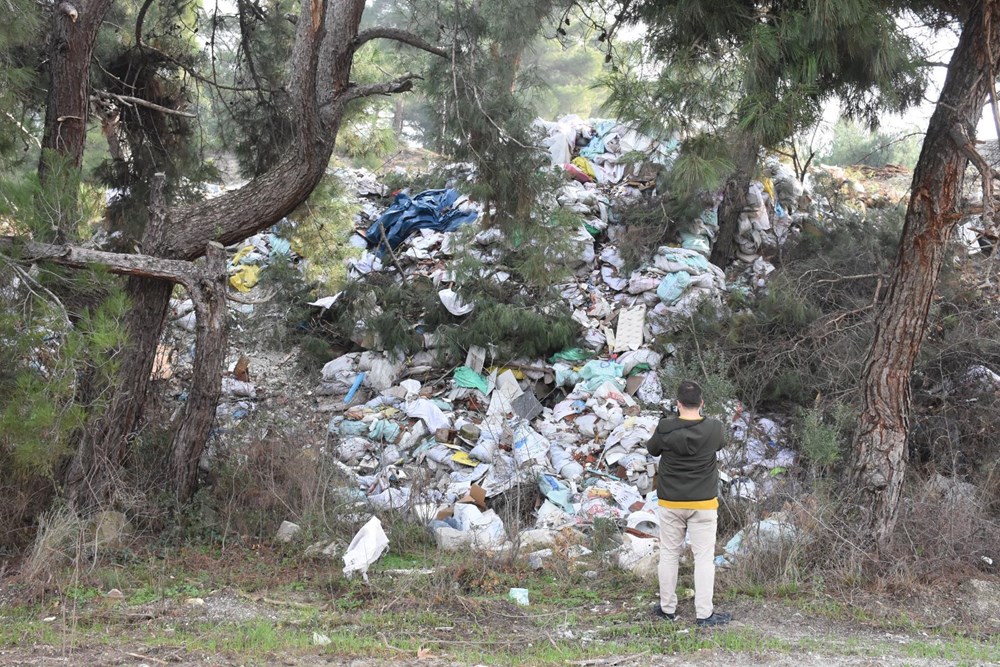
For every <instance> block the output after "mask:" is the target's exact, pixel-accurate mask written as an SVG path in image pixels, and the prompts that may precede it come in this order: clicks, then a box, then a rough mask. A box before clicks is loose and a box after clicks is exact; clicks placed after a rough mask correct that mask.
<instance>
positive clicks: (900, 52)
mask: <svg viewBox="0 0 1000 667" xmlns="http://www.w3.org/2000/svg"><path fill="white" fill-rule="evenodd" d="M623 20H625V21H627V22H631V23H634V24H640V23H641V24H643V25H646V26H647V27H648V34H647V36H646V39H645V44H646V45H647V47H648V48H646V49H644V55H645V56H646V57H647V58H649V57H650V56H651V57H652V58H654V59H655V61H656V63H659V64H661V73H660V74H659V75H658V76H655V77H649V76H648V75H646V74H645V72H639V73H638V74H636V73H630V72H628V71H624V72H620V73H619V75H618V76H617V77H612V86H613V88H612V90H613V95H612V104H613V107H614V108H615V110H616V111H618V112H619V113H621V114H623V115H624V116H625V117H626V118H629V117H630V118H633V119H635V120H636V121H638V122H644V123H645V124H646V125H647V129H648V127H649V125H650V124H651V123H650V121H649V119H651V118H662V119H663V122H662V130H663V131H664V132H673V131H684V132H686V133H687V138H688V141H686V142H685V143H684V145H683V146H682V156H684V155H685V154H689V155H691V159H690V160H689V161H688V164H689V165H691V166H693V167H698V168H700V167H703V166H704V165H706V164H711V163H712V161H713V160H714V161H716V164H720V163H719V162H718V160H719V156H720V149H728V150H723V151H722V155H724V156H725V157H726V158H728V161H729V163H730V164H731V165H732V171H731V173H730V175H729V177H728V178H727V180H726V183H725V186H724V190H723V202H722V204H721V205H720V210H719V224H720V229H719V235H718V238H717V240H716V244H715V246H714V248H713V250H712V261H713V262H714V263H715V264H717V265H719V266H725V265H727V264H728V263H729V261H730V260H731V259H732V258H733V256H734V254H735V236H736V231H737V222H738V219H739V214H740V211H741V210H742V209H743V206H744V203H745V198H746V192H747V187H748V186H749V183H750V180H751V178H752V176H753V175H754V173H755V171H756V168H757V164H758V156H759V153H760V150H761V148H770V149H773V148H776V147H778V146H780V145H781V144H783V143H785V142H786V141H787V140H788V138H789V137H791V136H792V135H793V134H794V133H795V132H796V131H797V130H799V129H801V128H803V127H807V126H809V125H811V124H812V123H814V122H815V121H816V120H817V119H818V117H819V113H820V108H821V105H822V103H823V102H824V101H826V100H828V99H831V98H833V97H837V98H839V99H840V100H841V104H842V108H843V111H844V113H845V114H846V115H847V116H850V117H854V118H859V119H862V120H863V121H865V122H866V123H867V124H869V125H870V126H875V125H877V123H878V118H879V114H880V113H882V112H898V111H901V110H903V109H905V108H906V107H907V106H908V105H911V104H913V103H915V102H917V101H918V100H919V99H920V97H921V95H922V92H923V86H924V77H923V74H922V69H921V67H920V64H921V60H922V59H921V57H920V56H921V53H920V49H919V47H918V45H917V44H915V43H914V42H913V40H911V39H910V38H908V37H907V36H906V35H905V34H904V33H903V31H902V30H901V29H900V28H899V27H898V26H897V24H896V21H895V17H894V16H893V15H891V14H890V13H886V12H885V11H883V7H882V5H881V3H875V2H871V1H870V0H824V1H822V2H815V1H805V0H800V1H797V2H782V3H773V2H744V1H742V0H722V1H720V2H703V1H700V0H674V1H669V2H663V1H660V0H657V1H653V0H649V1H639V2H635V3H631V4H629V5H628V7H627V10H626V11H625V12H624V15H623ZM646 71H648V70H646ZM615 79H619V80H618V81H615ZM636 96H638V97H639V98H641V99H643V101H644V103H642V104H639V105H637V106H636V109H637V112H636V113H633V114H631V115H629V114H628V110H629V108H630V101H631V99H634V98H635V97H636ZM657 111H659V113H656V112H657ZM706 135H707V139H708V140H706ZM706 149H707V150H706ZM721 164H722V165H723V166H724V165H725V162H722V163H721ZM679 166H680V167H682V169H681V172H679V173H678V174H677V175H675V176H674V183H675V185H680V186H683V185H684V183H685V182H686V183H688V184H690V185H691V186H694V187H696V188H697V187H704V186H705V185H708V186H712V185H713V184H712V183H707V184H705V183H702V184H699V182H698V181H699V179H698V178H696V177H695V178H691V177H685V175H684V174H683V167H684V166H685V165H684V163H683V162H682V163H681V164H680V165H679ZM678 181H680V182H678ZM676 194H678V195H679V196H681V197H685V196H691V195H693V194H694V193H692V192H680V193H676Z"/></svg>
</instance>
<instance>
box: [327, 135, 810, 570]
mask: <svg viewBox="0 0 1000 667" xmlns="http://www.w3.org/2000/svg"><path fill="white" fill-rule="evenodd" d="M605 129H606V128H605ZM605 129H602V130H601V133H600V134H599V136H600V137H602V138H603V139H604V140H605V145H604V150H603V152H601V153H599V154H598V155H599V156H603V158H602V160H603V162H600V163H599V165H598V166H601V167H602V168H603V169H604V170H605V171H604V173H605V175H606V176H607V174H608V173H609V168H610V167H611V166H613V161H612V159H611V158H610V157H608V156H614V155H618V154H620V151H622V150H623V149H622V146H623V145H627V146H632V147H634V146H635V142H636V139H635V137H634V136H629V137H628V139H627V141H628V142H631V143H626V142H623V141H622V138H623V136H625V135H624V133H619V134H618V135H617V139H618V141H617V143H616V142H615V141H612V140H611V139H610V136H611V134H614V132H611V131H605ZM559 131H562V129H560V130H559ZM595 136H598V135H595ZM569 144H570V142H569V140H568V139H567V150H570V148H569ZM627 150H629V151H632V150H633V148H628V149H627ZM657 150H660V153H659V154H661V155H663V154H664V153H663V152H662V150H661V149H657ZM615 151H619V153H616V152H615ZM633 167H634V165H633ZM633 167H627V166H626V168H625V169H624V171H622V175H621V177H620V178H618V179H617V180H613V179H614V174H613V173H612V176H611V177H608V178H609V179H612V180H606V183H605V184H601V183H600V179H598V182H581V180H580V179H575V178H574V179H571V180H568V181H567V182H566V183H565V185H564V186H563V187H562V188H561V190H560V191H559V192H558V194H557V201H558V204H559V205H560V206H562V207H565V208H568V209H569V210H571V211H573V212H574V213H576V214H578V215H579V216H580V218H581V228H580V230H579V232H578V234H577V235H576V236H575V237H574V240H575V241H576V246H575V247H576V253H577V254H576V255H575V258H576V272H575V278H574V280H573V281H571V282H569V283H567V284H564V285H560V286H558V287H559V289H560V291H561V294H562V296H563V299H564V300H565V301H566V302H567V303H568V304H569V305H570V306H571V307H572V309H573V318H574V319H575V320H576V321H577V322H578V323H579V324H580V325H581V340H580V346H579V347H575V348H570V349H566V350H563V351H561V352H559V353H557V354H555V355H554V356H552V357H549V358H547V359H518V360H516V361H512V362H503V363H501V362H499V361H498V360H492V364H494V365H490V364H488V363H487V361H489V360H490V355H489V352H488V350H486V349H482V348H475V347H474V348H472V349H470V350H469V351H468V355H467V357H466V359H465V363H464V364H463V365H461V366H459V367H458V368H455V369H453V370H452V371H451V372H450V373H447V375H446V377H445V378H444V379H442V380H440V381H432V382H421V381H419V380H418V379H417V378H426V377H427V375H428V373H427V371H430V370H432V369H434V368H436V367H437V364H438V362H437V358H436V356H435V355H434V354H433V337H432V336H428V337H427V341H428V349H427V350H426V351H425V352H423V353H418V354H416V355H413V356H411V357H409V358H404V357H403V356H402V355H401V354H393V353H391V352H386V351H381V350H378V349H377V346H373V345H372V344H371V341H372V340H373V338H372V337H371V336H367V335H365V332H363V331H362V332H359V335H358V336H357V337H356V338H355V342H359V343H362V345H361V346H362V347H365V348H368V349H364V350H363V351H358V352H351V353H348V354H344V355H341V356H339V357H337V358H335V359H332V360H331V361H330V362H328V363H327V364H326V365H325V366H324V367H323V369H322V371H321V382H320V387H319V389H318V393H320V394H322V395H324V396H328V397H333V398H334V400H335V401H337V402H338V404H339V405H341V406H342V408H341V409H338V410H337V411H336V412H335V414H334V415H333V417H332V418H331V419H330V421H329V424H328V431H329V434H330V436H331V448H332V451H331V452H329V453H330V454H331V455H333V456H335V457H336V459H337V460H338V461H339V462H340V463H341V464H343V466H344V469H345V470H348V471H350V472H349V474H350V476H351V478H352V480H353V482H354V483H355V485H356V487H357V489H358V490H360V491H361V492H363V494H364V497H365V502H366V503H367V505H369V506H371V507H372V508H375V509H378V510H388V509H393V510H403V511H407V512H410V513H411V514H412V516H414V517H416V518H418V519H419V520H421V521H423V522H424V523H425V524H426V525H427V526H428V528H429V530H431V531H432V532H433V534H434V536H435V538H436V540H437V542H438V544H439V546H440V547H441V548H442V549H458V548H463V549H464V548H471V549H477V550H486V551H491V552H496V551H504V550H508V549H511V548H512V547H513V545H515V544H517V545H518V546H519V547H520V551H521V552H522V553H525V554H526V556H527V557H528V559H529V562H531V563H532V564H533V565H535V566H542V564H543V563H544V561H545V560H546V559H547V558H550V557H552V556H553V555H554V554H556V553H559V554H560V555H562V556H565V557H577V556H579V555H583V554H585V553H587V548H586V547H585V546H583V545H582V544H581V541H580V539H577V538H578V537H579V536H580V535H581V531H585V530H586V529H587V528H588V527H590V526H592V525H593V523H594V521H595V520H601V519H603V520H609V521H613V522H616V523H619V524H620V525H621V526H623V528H624V529H625V534H624V535H623V542H622V544H621V546H620V547H619V548H618V551H617V559H618V562H619V563H620V564H621V565H622V566H623V567H628V568H630V569H633V570H635V571H637V572H647V573H651V572H653V571H655V564H654V562H653V559H654V558H655V552H656V549H655V545H656V543H657V540H658V530H659V529H658V519H657V513H656V507H657V499H656V493H655V485H654V475H655V466H656V459H654V458H653V457H650V456H649V455H648V453H647V452H646V450H645V442H646V440H647V439H648V438H649V437H650V436H651V434H652V432H653V430H654V429H655V427H656V424H657V422H658V420H659V419H660V418H661V417H663V416H664V415H665V414H666V413H668V412H670V411H671V410H672V409H673V402H672V401H671V400H670V399H669V398H668V397H667V394H668V393H669V392H665V391H664V388H663V387H662V386H661V380H660V371H661V370H662V369H663V368H664V366H665V365H666V364H669V360H668V359H665V358H664V355H663V353H661V352H658V351H656V350H654V349H653V347H652V346H653V343H654V341H655V339H656V337H657V336H659V335H661V334H663V333H666V332H668V331H671V330H673V329H675V328H677V327H678V326H680V325H681V324H682V323H683V322H684V321H685V320H686V319H687V318H689V317H690V315H691V314H692V313H693V312H694V310H695V309H696V308H698V307H699V305H700V304H701V303H703V302H704V301H705V300H706V299H708V300H710V301H714V302H716V303H719V304H721V299H722V296H723V294H724V293H725V290H726V289H727V285H726V276H725V275H724V274H723V272H722V271H721V270H719V269H718V268H717V267H715V266H714V265H712V264H711V263H710V262H709V261H708V259H707V255H708V253H709V250H710V245H709V242H708V240H704V242H703V243H698V244H696V243H695V241H694V240H692V241H691V242H690V245H692V246H697V247H668V246H663V247H661V248H659V249H658V250H657V251H656V253H655V254H654V255H653V256H652V257H651V258H649V260H648V261H647V262H645V263H644V264H643V265H642V266H641V267H640V268H639V269H637V270H636V271H633V272H631V273H625V272H624V266H625V263H624V261H623V260H622V259H621V257H620V254H619V252H618V248H617V246H616V245H615V243H614V238H615V231H614V230H615V227H616V220H615V216H614V208H615V206H616V204H617V202H619V201H620V200H621V199H622V198H629V197H635V196H642V190H641V189H640V187H641V186H642V184H641V183H638V182H637V181H635V180H634V178H635V176H636V174H642V173H643V171H642V166H641V165H639V168H637V169H636V168H633ZM650 171H651V170H650ZM627 179H633V180H627ZM755 187H756V188H757V189H758V190H759V191H760V196H759V197H758V199H757V200H755V201H754V208H753V209H752V210H748V211H747V213H746V215H747V217H748V219H750V220H753V221H754V222H753V224H755V225H756V227H754V230H755V231H757V232H760V231H765V230H764V229H763V224H764V223H763V222H762V219H763V220H766V219H767V211H766V209H765V199H764V198H765V197H768V196H770V195H768V194H766V190H765V189H764V188H763V186H762V185H761V184H755ZM375 192H379V188H378V187H377V185H375V186H371V187H369V188H367V189H366V191H364V192H362V191H361V190H360V189H359V190H358V192H357V195H358V196H359V198H365V197H368V198H369V199H368V201H369V202H371V201H372V200H371V199H370V197H372V196H373V195H371V194H369V193H375ZM481 213H482V212H481V210H480V208H479V207H478V206H477V204H476V203H475V202H472V201H470V200H468V199H467V198H465V197H462V196H461V194H460V193H459V192H457V191H456V190H453V189H445V190H434V191H428V192H423V193H418V194H415V195H414V194H411V193H409V192H405V191H403V192H400V193H397V194H396V196H395V198H394V200H393V203H392V205H391V206H390V207H389V208H387V209H384V210H377V211H372V210H371V208H370V207H362V213H361V214H360V215H359V217H358V220H357V231H356V233H355V239H356V240H355V241H354V242H355V243H356V244H357V245H358V247H359V248H361V249H363V250H364V254H363V255H362V257H361V258H359V259H356V260H352V261H351V276H352V278H353V279H354V280H364V277H365V276H367V275H368V274H370V273H372V272H379V271H384V272H391V273H394V274H399V275H400V276H401V277H402V278H403V279H406V280H409V279H412V277H414V276H415V275H422V276H425V277H427V278H430V279H431V280H433V281H434V282H435V284H438V285H440V286H441V289H440V291H439V297H440V300H441V302H442V304H443V305H444V306H445V307H446V308H447V309H448V310H449V312H451V313H452V314H453V315H455V316H456V317H463V316H464V315H466V314H468V313H469V312H471V311H472V310H473V309H474V308H475V304H472V303H469V304H466V303H463V302H462V301H461V300H460V299H459V298H458V296H457V294H456V293H455V292H454V291H453V290H452V289H451V288H450V287H445V286H444V285H445V284H451V283H453V281H454V280H455V277H454V275H453V274H452V272H451V271H450V270H449V267H448V262H449V260H450V259H451V258H452V252H453V243H454V231H455V230H456V229H458V228H459V227H464V226H466V225H475V224H477V223H478V221H479V219H480V216H481ZM706 218H707V219H709V220H710V216H706ZM706 235H708V236H710V234H708V232H706ZM501 240H502V236H501V232H500V231H499V230H497V229H495V228H494V229H483V230H481V231H479V232H477V233H475V234H474V251H475V252H478V253H480V254H481V256H482V257H483V258H484V260H488V258H489V256H490V252H491V250H490V249H491V246H492V245H493V244H495V243H498V242H499V241H501ZM756 259H760V258H755V260H756ZM761 261H763V260H761ZM758 264H759V262H758ZM771 268H773V267H771ZM758 269H759V271H760V272H761V274H762V275H764V274H765V273H766V272H765V269H764V268H761V267H758ZM338 296H339V295H333V296H330V297H325V298H323V299H319V300H317V301H315V302H313V305H315V306H316V307H318V308H330V307H336V303H337V299H338ZM359 326H363V323H359ZM726 418H727V419H728V420H729V422H730V424H731V427H732V442H731V444H730V446H729V447H727V448H726V449H725V450H724V451H723V452H721V453H720V462H721V465H722V467H723V471H724V479H725V494H726V497H727V498H731V499H734V500H736V499H739V500H743V501H750V502H757V501H761V500H764V499H766V498H767V497H769V496H770V495H772V494H774V493H775V492H776V490H777V487H778V486H779V485H780V483H781V479H782V475H783V473H784V472H785V471H787V470H788V469H789V468H791V467H793V466H794V465H795V460H796V457H795V454H794V453H793V452H792V450H790V449H789V448H788V447H787V446H786V445H785V442H784V438H785V435H784V429H783V428H782V427H781V426H780V425H779V424H778V423H777V422H776V421H773V420H770V419H766V418H763V417H754V416H750V415H747V414H745V413H743V412H742V410H741V409H740V408H739V404H738V403H734V404H733V406H732V409H731V411H730V414H728V415H727V416H726ZM526 490H527V493H526ZM525 499H528V500H525ZM515 502H518V503H520V502H527V503H528V504H529V507H528V508H527V511H528V513H529V514H530V515H531V516H532V523H530V524H529V525H524V524H520V522H519V525H518V526H516V527H517V528H519V529H520V532H519V533H517V534H514V533H513V532H512V531H513V530H514V528H515V526H513V525H508V524H509V523H510V520H509V517H508V522H507V523H505V519H504V517H505V516H507V510H509V508H510V507H511V505H512V504H513V503H515ZM498 508H504V511H498ZM567 535H569V536H570V539H567ZM573 536H575V537H573Z"/></svg>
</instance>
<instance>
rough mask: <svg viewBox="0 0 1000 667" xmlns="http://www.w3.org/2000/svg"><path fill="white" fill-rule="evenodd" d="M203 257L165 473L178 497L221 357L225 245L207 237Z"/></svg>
mask: <svg viewBox="0 0 1000 667" xmlns="http://www.w3.org/2000/svg"><path fill="white" fill-rule="evenodd" d="M205 260H206V266H205V267H204V270H205V276H204V278H203V279H202V280H200V281H199V284H198V287H199V289H192V290H191V291H190V292H189V295H190V296H191V299H192V300H193V301H194V308H195V314H196V317H197V321H196V324H195V337H196V341H195V358H194V379H193V380H192V382H191V388H190V390H189V391H188V398H187V403H186V404H185V406H184V416H183V418H182V420H181V425H180V428H178V429H177V432H176V433H175V434H174V439H173V443H172V444H171V447H170V479H171V481H172V482H173V484H174V492H175V494H176V497H177V501H178V502H179V503H184V502H187V501H188V500H190V499H191V496H192V495H194V492H195V490H196V489H197V488H198V459H200V458H201V453H202V451H204V449H205V443H206V442H207V441H208V434H209V431H210V430H211V428H212V424H213V423H214V422H215V406H216V405H218V403H219V393H220V384H221V382H222V364H223V363H224V362H225V359H226V251H225V249H224V248H223V247H222V246H221V245H219V244H217V243H213V244H211V245H210V246H209V249H208V252H207V254H206V255H205Z"/></svg>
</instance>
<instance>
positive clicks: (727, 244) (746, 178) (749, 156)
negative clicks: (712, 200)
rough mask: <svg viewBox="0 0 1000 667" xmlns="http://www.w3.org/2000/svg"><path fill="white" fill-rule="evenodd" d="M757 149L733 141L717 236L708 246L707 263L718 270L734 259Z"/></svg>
mask: <svg viewBox="0 0 1000 667" xmlns="http://www.w3.org/2000/svg"><path fill="white" fill-rule="evenodd" d="M759 150H760V148H759V147H758V146H757V145H756V144H755V143H753V142H752V141H751V140H750V139H749V137H747V136H745V135H742V133H741V136H739V137H738V139H737V150H736V154H735V156H734V157H735V160H736V169H735V170H734V171H733V173H732V174H730V176H729V178H728V179H726V185H725V186H724V188H723V190H722V202H721V203H720V204H719V216H718V219H719V233H718V235H716V237H715V242H714V243H713V244H712V254H711V256H710V257H709V261H711V262H712V264H715V265H716V266H717V267H719V268H720V269H725V268H726V267H727V266H729V263H730V262H732V261H733V258H734V257H736V250H737V247H738V246H737V245H736V239H737V237H738V236H739V233H740V215H741V214H742V213H743V209H744V208H746V205H747V191H748V190H749V189H750V181H751V179H752V178H753V174H754V172H755V171H756V170H757V154H758V152H759Z"/></svg>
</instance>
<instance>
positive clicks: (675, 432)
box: [646, 417, 726, 509]
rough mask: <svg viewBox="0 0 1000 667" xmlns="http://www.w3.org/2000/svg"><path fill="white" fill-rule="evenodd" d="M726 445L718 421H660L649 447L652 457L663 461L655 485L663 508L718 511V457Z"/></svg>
mask: <svg viewBox="0 0 1000 667" xmlns="http://www.w3.org/2000/svg"><path fill="white" fill-rule="evenodd" d="M725 444H726V438H725V432H724V430H723V426H722V423H721V422H720V421H718V420H717V419H681V418H679V417H666V418H664V419H661V420H660V423H659V424H657V426H656V432H654V433H653V437H651V438H650V439H649V442H647V443H646V449H647V450H648V451H649V453H650V455H652V456H659V457H660V463H659V465H658V466H657V477H658V481H657V484H656V496H657V498H658V499H659V501H660V504H661V505H663V506H664V507H671V508H675V509H713V508H715V507H718V500H717V495H718V490H719V468H718V466H717V464H716V459H715V453H716V452H717V451H719V450H720V449H722V448H723V446H724V445H725Z"/></svg>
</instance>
